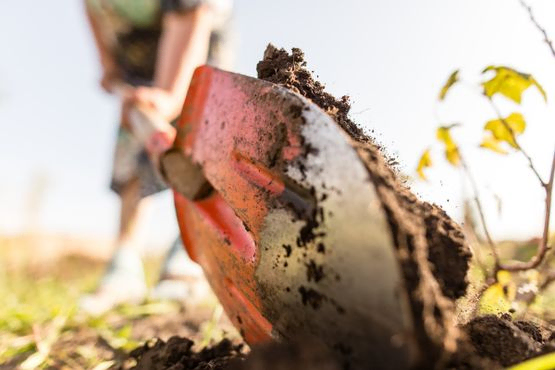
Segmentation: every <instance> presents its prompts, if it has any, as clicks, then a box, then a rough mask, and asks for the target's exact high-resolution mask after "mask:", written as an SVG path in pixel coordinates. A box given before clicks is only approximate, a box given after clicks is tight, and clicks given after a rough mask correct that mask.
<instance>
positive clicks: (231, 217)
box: [164, 66, 415, 369]
mask: <svg viewBox="0 0 555 370" xmlns="http://www.w3.org/2000/svg"><path fill="white" fill-rule="evenodd" d="M173 150H174V151H178V152H179V153H180V155H181V156H182V157H183V158H189V159H190V160H191V162H192V163H193V164H194V165H195V166H198V167H197V168H201V169H202V173H203V175H204V177H205V179H206V180H207V181H208V182H209V183H210V185H211V187H212V192H211V193H209V194H205V196H204V197H202V199H197V200H195V198H194V197H190V196H189V197H187V196H185V195H184V194H185V193H186V192H183V191H178V190H177V189H176V190H177V191H174V197H175V205H176V211H177V218H178V223H179V227H180V231H181V235H182V238H183V240H184V243H185V245H186V248H187V250H188V252H189V254H190V255H191V257H192V258H193V259H194V260H195V261H197V262H198V263H199V264H200V265H201V266H202V267H203V268H204V271H205V273H206V276H207V278H208V280H209V282H210V284H211V286H212V288H213V289H214V291H215V293H216V295H217V296H218V297H219V299H220V301H221V303H222V305H223V307H224V309H225V311H226V312H227V314H228V316H229V317H230V319H231V321H232V322H233V323H234V325H235V326H236V327H237V328H238V329H239V330H240V331H241V333H242V335H243V336H244V338H245V339H246V341H247V342H248V343H250V344H253V343H260V342H264V341H268V340H273V339H291V338H295V337H306V336H307V335H308V336H313V337H315V338H319V339H321V340H322V341H324V342H325V343H326V344H327V345H328V346H329V347H331V348H333V349H334V350H336V351H337V352H338V353H339V354H340V355H341V356H343V357H344V359H345V361H347V362H349V363H350V365H351V368H352V369H363V368H364V369H366V368H368V365H369V364H372V365H374V366H375V368H380V369H405V368H408V367H409V365H410V363H411V361H412V358H411V355H412V353H414V350H415V347H414V343H412V342H411V339H410V338H412V336H411V333H412V331H413V326H412V322H411V318H410V317H411V316H410V314H409V303H408V298H407V292H406V291H405V287H404V285H403V279H402V277H401V272H400V267H399V265H398V262H397V260H396V257H395V255H394V253H395V252H394V247H393V244H392V240H391V235H390V232H389V228H388V225H387V222H386V219H385V216H384V214H383V211H382V209H381V207H380V202H379V201H378V198H377V195H376V191H375V188H374V186H373V184H372V182H371V181H370V179H369V176H368V172H367V170H366V168H365V166H364V164H363V162H362V161H361V160H360V158H359V157H358V155H357V152H356V151H355V149H354V148H353V146H352V143H351V141H350V138H349V137H348V136H347V135H346V134H345V133H344V131H343V130H342V129H341V128H340V127H338V125H337V124H336V123H335V122H334V121H333V119H331V118H330V117H329V115H327V114H326V113H324V112H323V111H322V110H320V109H319V108H318V107H317V106H316V105H315V104H313V103H311V102H309V101H308V100H306V99H304V98H303V97H301V96H299V95H297V94H294V93H292V92H290V91H289V90H287V89H285V88H282V87H279V86H276V85H273V84H270V83H267V82H264V81H260V80H257V79H254V78H249V77H245V76H242V75H238V74H233V73H229V72H224V71H220V70H217V69H213V68H210V67H206V66H204V67H200V68H199V69H197V71H196V72H195V75H194V78H193V81H192V84H191V87H190V89H189V94H188V96H187V99H186V102H185V105H184V108H183V113H182V116H181V119H180V122H179V124H178V132H177V137H176V141H175V143H174V148H173ZM164 170H165V171H166V174H167V176H168V177H173V178H177V179H180V178H181V179H180V181H183V182H185V181H186V180H187V175H186V171H183V170H182V167H180V166H172V165H171V164H170V163H168V164H167V165H165V166H164Z"/></svg>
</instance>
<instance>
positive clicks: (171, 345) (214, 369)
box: [122, 337, 243, 370]
mask: <svg viewBox="0 0 555 370" xmlns="http://www.w3.org/2000/svg"><path fill="white" fill-rule="evenodd" d="M193 345H194V342H193V341H191V340H189V339H187V338H181V337H171V338H170V339H168V341H167V342H164V341H163V340H161V339H153V340H151V341H148V342H146V343H145V344H144V345H143V346H141V347H139V348H136V349H135V350H133V351H131V353H130V354H129V356H130V360H131V361H133V362H136V364H135V365H134V366H130V367H122V369H126V370H127V369H129V370H218V369H224V368H225V367H226V366H227V365H228V364H229V362H230V361H231V360H232V359H235V358H241V357H243V353H242V349H243V345H241V344H239V345H234V344H233V343H232V342H231V341H230V340H228V339H224V340H222V341H220V342H219V343H217V344H215V345H214V346H212V347H206V348H203V349H202V350H200V351H198V352H196V351H193V350H192V348H193Z"/></svg>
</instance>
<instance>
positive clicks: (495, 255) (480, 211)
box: [459, 151, 500, 279]
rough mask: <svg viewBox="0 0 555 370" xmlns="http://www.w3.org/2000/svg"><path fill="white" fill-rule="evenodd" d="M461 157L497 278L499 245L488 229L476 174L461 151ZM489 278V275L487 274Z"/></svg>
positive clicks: (494, 274)
mask: <svg viewBox="0 0 555 370" xmlns="http://www.w3.org/2000/svg"><path fill="white" fill-rule="evenodd" d="M459 157H460V159H461V166H462V168H463V170H464V173H465V174H466V177H467V178H468V180H469V182H470V186H471V187H472V193H473V195H474V203H476V208H477V209H478V214H479V215H480V223H481V224H482V228H483V229H484V234H485V236H486V239H487V241H488V245H489V246H490V249H491V254H492V255H493V259H494V271H493V277H494V278H495V276H496V274H497V271H498V270H499V265H500V262H499V254H498V253H497V246H496V245H495V242H494V241H493V238H492V237H491V235H490V233H489V229H488V225H487V222H486V217H485V215H484V209H483V207H482V202H481V201H480V194H479V190H478V184H477V183H476V180H475V179H474V176H473V175H472V172H470V168H469V167H468V165H467V164H466V161H465V159H464V157H463V156H462V154H461V153H460V151H459ZM486 279H487V276H486Z"/></svg>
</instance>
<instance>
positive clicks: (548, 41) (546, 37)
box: [520, 0, 555, 57]
mask: <svg viewBox="0 0 555 370" xmlns="http://www.w3.org/2000/svg"><path fill="white" fill-rule="evenodd" d="M520 5H522V7H523V8H524V9H526V11H527V12H528V15H529V16H530V20H531V21H532V23H534V26H536V28H537V29H538V30H539V31H540V32H541V33H542V34H543V41H544V42H545V43H546V44H547V46H548V47H549V50H551V54H553V56H554V57H555V47H554V46H553V41H551V39H550V38H549V35H548V34H547V31H546V30H545V28H543V27H542V26H541V25H540V24H539V23H538V21H537V20H536V17H534V13H533V12H532V7H531V6H530V5H528V4H526V2H525V1H524V0H520Z"/></svg>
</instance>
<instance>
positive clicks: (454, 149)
mask: <svg viewBox="0 0 555 370" xmlns="http://www.w3.org/2000/svg"><path fill="white" fill-rule="evenodd" d="M456 126H458V125H457V124H453V125H449V126H440V127H438V128H437V131H436V138H437V139H438V140H439V141H440V142H442V143H443V144H444V145H445V158H446V159H447V161H448V162H449V163H451V164H452V165H453V166H455V167H456V166H458V165H459V163H460V162H461V156H460V154H459V147H458V146H457V144H456V143H455V141H454V140H453V137H452V136H451V129H452V128H453V127H456Z"/></svg>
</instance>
